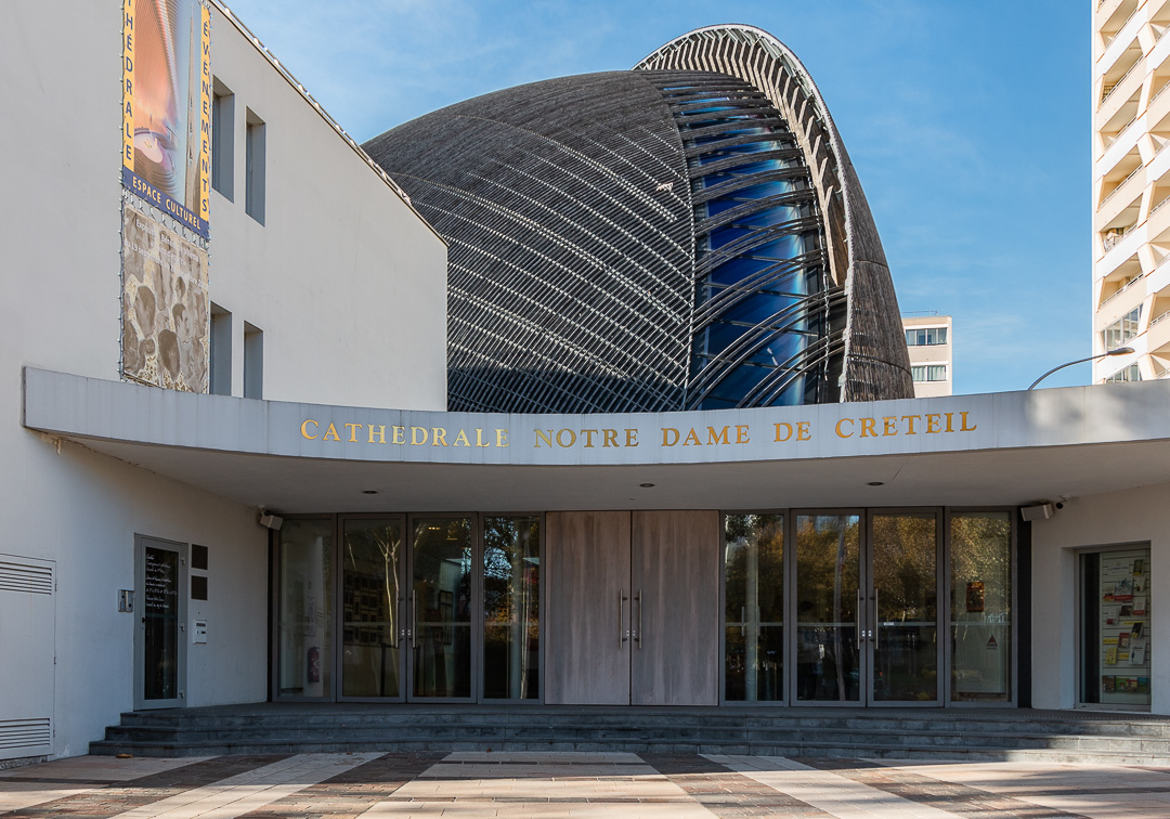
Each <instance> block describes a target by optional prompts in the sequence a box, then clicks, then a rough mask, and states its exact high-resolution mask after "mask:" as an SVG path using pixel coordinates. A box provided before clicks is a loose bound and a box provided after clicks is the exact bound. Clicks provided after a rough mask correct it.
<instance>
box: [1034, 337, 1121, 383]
mask: <svg viewBox="0 0 1170 819" xmlns="http://www.w3.org/2000/svg"><path fill="white" fill-rule="evenodd" d="M1133 351H1134V350H1133V347H1118V348H1117V349H1115V350H1106V351H1105V352H1103V353H1097V355H1091V356H1089V357H1088V358H1078V359H1077V360H1076V361H1066V362H1064V363H1063V364H1060V365H1058V366H1056V367H1053V368H1052V369H1051V370H1049V371H1048V372H1046V373H1044V375H1042V376H1040V377H1039V378H1037V379H1036V380H1035V381H1033V382H1032V383H1031V385H1030V386H1029V387H1028V389H1029V390H1033V389H1035V388H1036V385H1037V384H1039V383H1040V382H1041V381H1043V380H1044V379H1045V378H1047V377H1048V376H1050V375H1052V374H1053V373H1054V372H1056V371H1057V370H1063V369H1064V368H1065V367H1071V366H1072V365H1073V364H1084V363H1085V362H1086V361H1094V360H1096V359H1098V358H1105V357H1106V356H1111V355H1129V354H1130V353H1132V352H1133Z"/></svg>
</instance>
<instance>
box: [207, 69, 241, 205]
mask: <svg viewBox="0 0 1170 819" xmlns="http://www.w3.org/2000/svg"><path fill="white" fill-rule="evenodd" d="M212 95H213V96H212V103H211V187H213V188H215V190H217V191H219V192H220V193H222V194H223V195H224V196H225V197H227V198H228V199H229V200H230V199H232V197H233V195H234V193H235V185H234V182H235V170H236V163H235V144H234V139H235V131H236V128H235V125H236V96H235V94H233V93H232V92H231V91H230V90H229V89H228V88H227V86H225V85H224V84H223V83H222V82H220V81H219V78H218V77H216V78H215V80H214V81H213V91H212Z"/></svg>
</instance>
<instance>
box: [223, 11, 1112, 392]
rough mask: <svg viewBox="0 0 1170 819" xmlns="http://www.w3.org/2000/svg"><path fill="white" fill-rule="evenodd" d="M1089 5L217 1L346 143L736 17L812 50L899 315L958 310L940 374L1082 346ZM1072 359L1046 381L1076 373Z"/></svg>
mask: <svg viewBox="0 0 1170 819" xmlns="http://www.w3.org/2000/svg"><path fill="white" fill-rule="evenodd" d="M1090 5H1091V4H1090V2H1089V0H1024V1H1023V2H1020V0H1015V1H1014V2H1013V1H1012V0H980V1H979V2H976V0H802V1H801V2H795V1H794V0H770V2H754V3H753V2H723V3H713V2H689V1H688V0H677V1H676V2H669V3H667V2H653V1H651V2H640V3H622V2H591V1H590V0H579V1H578V2H559V1H558V2H524V3H516V2H486V1H485V2H471V1H470V0H361V1H360V2H358V0H331V2H328V3H323V2H319V0H314V1H313V2H308V0H234V2H233V1H231V0H229V6H230V7H231V8H232V9H233V10H234V11H235V12H236V13H237V14H238V16H239V17H240V19H242V20H243V21H244V22H245V23H246V24H247V25H248V26H249V27H250V28H251V29H252V31H253V32H254V33H255V34H256V36H257V37H259V38H260V40H261V41H262V42H264V43H265V44H266V45H267V46H268V47H269V49H270V50H272V51H273V53H275V54H276V56H277V57H278V58H279V59H280V60H281V62H282V63H283V64H284V65H285V66H287V67H288V68H289V70H290V71H292V73H293V74H294V75H296V77H297V78H298V79H299V80H300V81H301V82H302V83H303V84H304V85H305V86H306V87H307V88H308V89H309V91H310V92H311V93H312V94H313V95H314V96H315V97H316V98H317V99H318V100H319V101H320V102H321V104H322V105H324V106H325V108H326V109H327V110H328V111H329V112H330V113H331V114H332V115H333V116H334V118H335V119H337V120H338V122H340V123H341V125H342V126H343V127H344V128H346V130H348V131H349V132H350V133H351V134H352V135H353V136H354V137H355V138H356V139H357V140H358V141H359V142H360V141H364V140H366V139H369V138H370V137H372V136H376V135H377V134H379V133H381V132H382V131H384V130H387V129H389V128H392V127H394V126H395V125H398V124H400V123H402V122H405V121H407V120H410V119H413V118H414V117H417V116H420V115H422V114H425V113H427V112H428V111H432V110H434V109H436V108H440V107H442V106H444V105H448V104H450V103H454V102H458V101H460V100H463V99H467V98H469V97H474V96H477V95H479V94H483V93H486V92H488V91H493V90H496V89H499V88H506V87H508V86H512V85H518V84H520V83H524V82H533V81H536V80H541V79H546V78H548V77H556V76H563V75H566V74H578V73H585V72H590V71H608V70H615V69H624V68H628V67H630V66H632V65H633V64H634V63H636V62H637V61H638V60H639V59H641V58H642V57H644V56H645V55H646V54H648V53H650V52H651V51H653V50H654V49H655V48H657V47H658V46H659V45H661V44H663V43H665V42H667V41H668V40H670V39H672V38H674V37H676V36H678V35H680V34H683V33H684V32H686V31H689V30H691V29H693V28H697V27H699V26H704V25H711V24H714V23H727V22H736V23H749V24H752V25H756V26H759V27H761V28H764V29H766V30H768V31H770V32H771V33H772V34H774V35H776V36H777V37H778V38H779V39H780V40H782V41H784V42H785V43H786V44H787V45H788V46H789V47H790V48H792V50H793V51H794V52H796V54H797V55H798V56H799V57H800V58H801V60H802V61H803V62H804V64H805V65H806V66H807V67H808V69H809V71H810V73H811V74H812V76H813V79H814V80H815V81H816V83H817V85H818V86H819V87H820V89H821V91H822V93H823V94H824V97H825V100H826V102H827V103H828V106H829V109H830V111H831V112H832V114H833V117H834V119H835V120H836V121H837V125H838V127H839V128H840V130H841V134H842V137H843V139H844V141H845V145H846V147H847V148H848V150H849V152H850V154H851V156H852V157H853V161H854V164H855V165H856V166H857V171H858V175H859V176H860V178H861V183H862V186H863V187H864V189H865V192H866V196H867V198H868V199H869V203H870V205H871V207H872V209H873V212H874V218H875V220H876V222H877V226H878V230H879V232H880V233H881V236H882V242H883V244H884V246H885V250H886V256H887V257H888V259H889V263H890V269H891V271H892V273H893V277H894V286H895V288H896V290H897V293H898V301H899V304H900V306H901V309H902V310H903V312H911V311H937V312H939V313H944V314H947V313H949V314H951V315H953V316H954V320H955V331H954V333H955V335H954V337H955V391H956V392H958V393H973V392H991V391H999V390H1012V389H1023V388H1024V387H1026V386H1027V385H1028V384H1029V383H1030V382H1031V381H1032V379H1033V378H1035V377H1036V376H1038V375H1039V374H1040V373H1042V372H1043V371H1044V370H1046V369H1048V368H1049V367H1050V366H1054V365H1056V364H1059V363H1061V362H1064V361H1068V360H1071V359H1075V358H1080V357H1083V356H1087V355H1089V354H1090V353H1091V349H1090V345H1091V339H1090V329H1091V313H1090V295H1089V291H1090V282H1091V270H1092V264H1091V258H1090V226H1091V205H1090V184H1091V179H1090V175H1091V164H1090V155H1089V151H1090V132H1089V127H1090V111H1089V96H1090V95H1089V82H1090V77H1089V35H1090V32H1089V15H1090ZM1090 377H1091V376H1090V372H1089V368H1088V365H1078V366H1076V367H1071V368H1068V369H1066V370H1064V371H1062V372H1061V373H1059V374H1057V375H1056V376H1053V377H1052V378H1050V379H1048V380H1047V381H1046V382H1045V385H1046V386H1047V385H1050V386H1063V385H1071V384H1084V383H1088V381H1089V379H1090Z"/></svg>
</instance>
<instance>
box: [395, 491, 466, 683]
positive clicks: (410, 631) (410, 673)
mask: <svg viewBox="0 0 1170 819" xmlns="http://www.w3.org/2000/svg"><path fill="white" fill-rule="evenodd" d="M460 519H466V520H468V521H470V522H471V535H470V537H471V583H470V591H471V600H470V601H469V603H468V604H469V605H470V606H471V620H470V623H469V624H468V639H469V640H470V647H469V656H468V662H469V663H470V669H469V671H468V673H469V674H470V675H471V679H470V680H468V695H467V696H466V697H416V696H414V694H413V693H412V692H413V691H414V670H415V669H414V648H415V644H414V639H415V638H416V637H417V633H418V623H417V622H416V621H415V614H416V613H415V611H414V610H413V606H412V605H411V602H412V598H411V597H408V598H407V599H406V600H405V601H404V608H405V610H406V612H407V614H408V617H407V619H406V620H405V621H404V622H406V623H407V636H406V639H407V640H408V641H409V642H410V645H409V646H408V647H407V650H406V652H405V655H406V671H405V676H404V677H403V679H404V680H405V681H406V687H405V697H406V702H421V703H475V702H478V694H479V688H480V686H479V685H478V684H477V683H476V676H477V674H478V669H479V668H480V667H481V663H482V654H483V598H482V596H481V594H480V591H481V586H482V575H483V569H482V566H481V565H480V563H481V562H482V561H483V541H482V537H481V527H480V524H481V521H480V516H479V514H478V513H475V512H433V513H428V512H411V513H410V514H408V515H407V516H406V521H407V531H406V536H407V537H406V544H407V548H406V553H407V558H406V561H405V563H404V565H405V567H406V580H407V585H406V586H405V587H404V588H405V589H406V590H407V591H408V593H409V594H413V592H414V540H415V525H416V523H417V522H418V521H420V520H460ZM477 576H479V577H480V580H478V581H477V579H476V578H477Z"/></svg>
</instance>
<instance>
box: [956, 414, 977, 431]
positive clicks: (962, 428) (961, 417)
mask: <svg viewBox="0 0 1170 819" xmlns="http://www.w3.org/2000/svg"><path fill="white" fill-rule="evenodd" d="M959 420H960V421H962V422H963V423H962V425H961V426H960V427H959V432H974V431H975V430H977V429H979V427H978V426H977V425H974V424H973V425H971V426H967V413H965V412H960V413H959Z"/></svg>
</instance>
